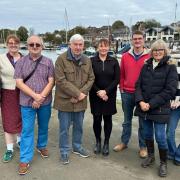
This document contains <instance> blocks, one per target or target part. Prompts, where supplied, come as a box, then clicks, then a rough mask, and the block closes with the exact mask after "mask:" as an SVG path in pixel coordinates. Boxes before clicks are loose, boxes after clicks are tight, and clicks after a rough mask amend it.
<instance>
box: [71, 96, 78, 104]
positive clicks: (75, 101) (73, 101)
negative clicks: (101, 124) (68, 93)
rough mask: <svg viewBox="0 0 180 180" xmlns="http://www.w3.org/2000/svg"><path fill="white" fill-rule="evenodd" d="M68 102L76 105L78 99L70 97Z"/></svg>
mask: <svg viewBox="0 0 180 180" xmlns="http://www.w3.org/2000/svg"><path fill="white" fill-rule="evenodd" d="M70 101H71V103H73V104H76V103H77V102H78V99H76V98H74V97H72V98H71V99H70Z"/></svg>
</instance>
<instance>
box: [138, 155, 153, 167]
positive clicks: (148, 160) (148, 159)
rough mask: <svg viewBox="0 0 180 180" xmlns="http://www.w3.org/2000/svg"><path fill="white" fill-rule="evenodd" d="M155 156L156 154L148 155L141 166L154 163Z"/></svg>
mask: <svg viewBox="0 0 180 180" xmlns="http://www.w3.org/2000/svg"><path fill="white" fill-rule="evenodd" d="M154 161H155V158H154V155H151V156H148V157H147V158H146V159H145V160H144V161H143V162H142V163H141V166H142V167H143V168H147V167H148V166H150V165H152V164H154Z"/></svg>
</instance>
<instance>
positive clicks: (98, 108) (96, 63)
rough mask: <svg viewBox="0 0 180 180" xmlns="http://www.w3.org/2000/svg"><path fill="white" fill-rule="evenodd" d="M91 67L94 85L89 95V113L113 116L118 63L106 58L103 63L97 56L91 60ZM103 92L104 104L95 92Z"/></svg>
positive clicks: (109, 57) (117, 81)
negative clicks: (104, 96)
mask: <svg viewBox="0 0 180 180" xmlns="http://www.w3.org/2000/svg"><path fill="white" fill-rule="evenodd" d="M91 60H92V67H93V71H94V75H95V81H94V84H93V86H92V88H91V90H90V93H89V99H90V106H91V113H92V114H94V115H100V114H103V115H113V114H115V113H116V112H117V110H116V91H117V85H118V84H119V76H120V72H119V63H118V61H117V60H116V59H115V58H113V57H111V56H107V58H106V60H105V61H104V62H103V61H101V60H100V59H99V55H98V54H97V56H95V57H93V58H91ZM99 90H105V91H106V93H107V96H108V100H107V101H106V102H105V101H103V100H102V99H101V98H99V97H98V96H97V91H99Z"/></svg>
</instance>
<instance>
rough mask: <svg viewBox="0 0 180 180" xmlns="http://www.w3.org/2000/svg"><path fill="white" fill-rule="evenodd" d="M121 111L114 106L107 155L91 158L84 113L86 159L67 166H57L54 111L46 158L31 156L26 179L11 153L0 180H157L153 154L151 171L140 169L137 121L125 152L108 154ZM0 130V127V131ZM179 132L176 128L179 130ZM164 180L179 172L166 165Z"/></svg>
mask: <svg viewBox="0 0 180 180" xmlns="http://www.w3.org/2000/svg"><path fill="white" fill-rule="evenodd" d="M121 124H122V111H121V108H120V104H118V113H117V114H116V115H114V116H113V131H112V136H111V141H110V155H109V156H108V157H103V156H102V155H99V156H95V155H94V154H93V152H92V149H93V145H94V140H95V139H94V134H93V130H92V116H91V114H90V112H89V108H88V110H87V111H86V115H85V121H84V146H85V147H86V148H87V149H88V150H89V151H90V154H91V157H90V158H86V159H85V158H81V157H79V156H77V155H75V154H71V156H70V164H69V165H66V166H64V165H61V163H60V161H59V149H58V126H59V125H58V120H57V111H55V110H53V113H52V118H51V122H50V127H49V145H48V148H49V151H50V157H49V158H48V159H42V158H41V157H40V156H39V154H38V153H37V152H35V156H34V160H33V162H32V164H31V167H30V173H29V174H27V175H26V176H23V177H21V176H19V175H18V174H17V169H18V162H19V150H18V149H17V148H16V149H15V157H14V159H13V160H12V162H10V163H3V162H2V161H1V162H0V180H21V179H23V180H131V179H132V180H144V179H146V180H158V179H162V178H159V177H158V176H157V168H158V165H159V158H158V152H157V150H156V164H155V165H154V166H153V167H151V168H146V169H143V168H141V167H140V163H141V161H142V160H141V159H140V158H139V157H138V145H137V142H138V141H137V119H136V118H134V119H133V130H132V133H133V134H132V138H131V141H130V143H129V146H128V149H126V150H125V151H123V152H121V153H115V152H113V151H112V148H113V146H114V145H115V144H116V143H117V142H118V141H119V140H120V133H121V131H122V128H121ZM0 128H1V127H0ZM179 129H180V128H179ZM1 132H2V130H0V156H2V154H3V152H4V150H5V146H4V137H3V135H2V133H1ZM177 142H180V130H178V131H177ZM168 171H169V175H168V177H167V178H164V179H168V180H170V179H171V180H172V179H174V180H175V179H180V168H179V167H177V166H174V165H173V164H172V162H171V161H169V162H168Z"/></svg>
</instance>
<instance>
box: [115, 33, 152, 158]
mask: <svg viewBox="0 0 180 180" xmlns="http://www.w3.org/2000/svg"><path fill="white" fill-rule="evenodd" d="M132 46H133V47H132V49H130V50H129V51H128V52H127V53H125V54H123V56H122V59H121V65H120V68H121V71H120V92H121V99H122V109H123V112H124V122H123V124H122V127H123V131H122V135H121V143H120V144H118V145H116V146H115V147H114V149H113V150H114V151H116V152H119V151H122V150H124V149H126V148H127V144H128V142H129V139H130V137H131V130H132V117H133V111H134V107H135V100H134V92H135V83H136V81H137V79H138V77H139V74H140V71H141V68H142V66H143V65H144V61H146V60H147V59H148V58H149V57H150V56H149V53H148V51H147V50H146V49H145V48H144V37H143V33H142V32H141V31H135V32H134V33H133V35H132ZM138 138H139V147H140V151H139V155H140V157H141V158H145V157H146V156H147V150H146V145H145V142H144V136H143V122H142V121H140V120H139V129H138Z"/></svg>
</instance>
